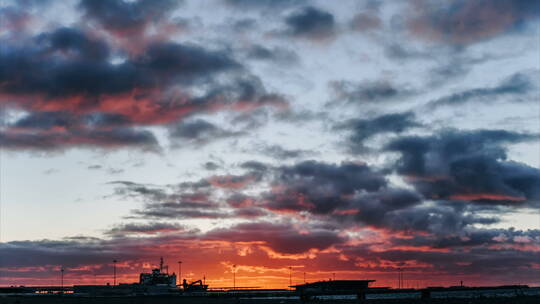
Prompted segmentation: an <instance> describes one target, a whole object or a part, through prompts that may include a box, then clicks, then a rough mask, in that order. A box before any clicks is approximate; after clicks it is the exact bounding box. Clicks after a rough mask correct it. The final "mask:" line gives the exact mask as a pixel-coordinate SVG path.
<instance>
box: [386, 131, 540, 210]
mask: <svg viewBox="0 0 540 304" xmlns="http://www.w3.org/2000/svg"><path fill="white" fill-rule="evenodd" d="M537 139H538V136H537V135H529V134H521V133H514V132H508V131H503V130H500V131H497V130H479V131H469V132H466V131H443V132H441V133H440V134H436V135H433V136H426V137H419V136H410V137H403V138H398V139H395V140H393V141H392V142H390V143H389V144H388V146H387V147H386V149H387V150H388V151H396V152H399V153H400V154H401V157H400V159H399V160H398V162H397V164H396V165H397V171H398V172H399V173H400V174H402V175H405V176H406V177H407V178H408V179H409V180H410V181H411V182H412V183H413V184H414V185H415V186H416V188H417V189H418V190H419V191H420V192H421V193H423V194H424V195H425V196H426V197H429V198H434V199H437V198H445V199H456V200H466V201H480V202H482V201H487V202H493V203H511V204H520V203H524V202H527V201H528V202H530V203H534V204H537V203H538V199H539V198H540V196H539V195H540V192H539V191H538V189H539V188H538V186H539V185H540V170H538V169H535V168H532V167H529V166H526V165H524V164H519V163H516V162H512V161H507V160H506V158H507V154H506V149H505V146H504V144H509V143H519V142H523V141H530V140H537Z"/></svg>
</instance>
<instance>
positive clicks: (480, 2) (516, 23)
mask: <svg viewBox="0 0 540 304" xmlns="http://www.w3.org/2000/svg"><path fill="white" fill-rule="evenodd" d="M413 3H414V5H413V6H414V11H415V12H416V14H415V16H412V17H411V18H410V20H409V21H408V26H409V29H410V30H411V32H412V33H413V34H414V35H417V36H419V37H421V38H423V39H426V40H431V41H437V42H443V43H451V44H456V45H468V44H472V43H475V42H479V41H482V40H486V39H489V38H493V37H497V36H500V35H502V34H505V33H508V32H511V31H518V30H520V29H522V28H523V26H524V25H525V24H526V22H527V21H529V20H531V19H537V18H539V17H540V4H539V3H538V1H535V0H524V1H512V0H500V1H489V0H474V1H464V0H460V1H452V2H448V3H439V2H428V1H416V2H413Z"/></svg>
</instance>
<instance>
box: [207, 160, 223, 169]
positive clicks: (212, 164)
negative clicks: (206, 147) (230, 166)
mask: <svg viewBox="0 0 540 304" xmlns="http://www.w3.org/2000/svg"><path fill="white" fill-rule="evenodd" d="M203 167H204V168H205V169H206V170H210V171H214V170H217V169H219V168H221V166H220V165H219V164H217V163H215V162H211V161H209V162H206V163H204V165H203Z"/></svg>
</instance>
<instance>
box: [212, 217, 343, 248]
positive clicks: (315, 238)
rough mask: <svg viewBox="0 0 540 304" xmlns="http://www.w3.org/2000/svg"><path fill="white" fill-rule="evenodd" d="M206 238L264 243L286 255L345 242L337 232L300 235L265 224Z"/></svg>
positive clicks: (220, 231) (218, 232)
mask: <svg viewBox="0 0 540 304" xmlns="http://www.w3.org/2000/svg"><path fill="white" fill-rule="evenodd" d="M205 238H206V239H216V240H228V241H231V242H262V245H266V246H269V247H270V248H271V249H272V250H274V251H277V252H280V253H285V254H299V253H304V252H306V251H309V250H310V249H317V250H323V249H326V248H328V247H330V246H332V245H334V244H339V243H343V242H344V241H345V239H344V238H342V237H340V236H338V235H337V233H336V232H331V231H324V230H320V231H317V230H313V229H312V230H310V231H309V232H306V233H300V232H298V231H296V230H294V228H292V227H290V226H288V225H281V224H272V223H265V222H259V223H245V224H239V225H237V226H233V227H231V228H228V229H216V230H213V231H209V232H208V233H207V234H206V236H205Z"/></svg>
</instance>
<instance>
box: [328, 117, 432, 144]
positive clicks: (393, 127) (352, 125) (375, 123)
mask: <svg viewBox="0 0 540 304" xmlns="http://www.w3.org/2000/svg"><path fill="white" fill-rule="evenodd" d="M421 126H422V124H420V123H418V122H416V120H415V116H414V113H412V112H405V113H394V114H386V115H382V116H378V117H375V118H372V119H350V120H348V121H345V122H343V123H340V124H337V125H336V126H335V127H334V129H337V130H350V131H351V135H350V137H349V145H350V146H351V148H352V150H353V151H359V150H362V149H364V141H365V140H366V139H368V138H371V137H373V136H375V135H378V134H381V133H394V134H396V133H402V132H405V131H408V130H409V129H412V128H417V127H421Z"/></svg>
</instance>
